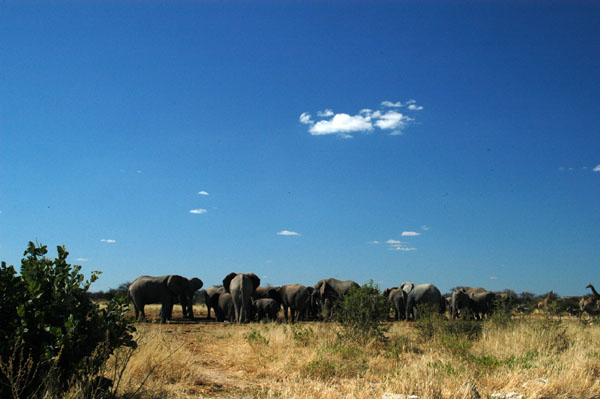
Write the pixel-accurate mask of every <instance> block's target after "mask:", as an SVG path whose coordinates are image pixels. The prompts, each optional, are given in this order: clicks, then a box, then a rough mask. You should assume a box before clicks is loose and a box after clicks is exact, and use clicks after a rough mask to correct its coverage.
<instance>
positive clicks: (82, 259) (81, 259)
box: [75, 258, 88, 262]
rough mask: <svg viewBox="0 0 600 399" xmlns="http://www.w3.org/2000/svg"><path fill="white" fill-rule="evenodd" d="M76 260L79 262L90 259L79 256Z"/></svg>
mask: <svg viewBox="0 0 600 399" xmlns="http://www.w3.org/2000/svg"><path fill="white" fill-rule="evenodd" d="M75 261H77V262H87V261H88V259H87V258H77V259H75Z"/></svg>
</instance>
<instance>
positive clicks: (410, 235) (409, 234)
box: [401, 231, 421, 237]
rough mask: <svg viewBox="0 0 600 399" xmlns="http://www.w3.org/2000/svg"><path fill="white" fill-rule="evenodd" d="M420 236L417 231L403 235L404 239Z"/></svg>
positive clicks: (406, 232)
mask: <svg viewBox="0 0 600 399" xmlns="http://www.w3.org/2000/svg"><path fill="white" fill-rule="evenodd" d="M420 235H421V233H417V232H416V231H403V232H402V234H401V236H402V237H415V236H420Z"/></svg>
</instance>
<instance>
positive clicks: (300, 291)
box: [279, 284, 311, 323]
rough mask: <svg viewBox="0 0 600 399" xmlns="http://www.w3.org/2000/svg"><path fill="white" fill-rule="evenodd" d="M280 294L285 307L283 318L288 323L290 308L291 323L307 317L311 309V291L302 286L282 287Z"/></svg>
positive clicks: (289, 285) (290, 285)
mask: <svg viewBox="0 0 600 399" xmlns="http://www.w3.org/2000/svg"><path fill="white" fill-rule="evenodd" d="M279 294H280V297H281V300H282V305H283V318H284V319H285V321H288V308H289V309H290V321H291V322H292V323H293V322H294V319H296V320H300V318H303V317H306V314H307V313H308V312H309V311H310V307H311V291H310V290H309V289H308V287H305V286H304V285H302V284H288V285H282V286H281V287H280V288H279Z"/></svg>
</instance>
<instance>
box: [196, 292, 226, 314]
mask: <svg viewBox="0 0 600 399" xmlns="http://www.w3.org/2000/svg"><path fill="white" fill-rule="evenodd" d="M224 292H225V288H223V286H222V285H213V286H212V287H209V288H207V289H205V290H200V297H202V298H203V299H204V304H205V305H206V318H207V319H210V310H211V309H213V310H214V311H215V318H217V313H218V312H219V295H220V294H222V293H224Z"/></svg>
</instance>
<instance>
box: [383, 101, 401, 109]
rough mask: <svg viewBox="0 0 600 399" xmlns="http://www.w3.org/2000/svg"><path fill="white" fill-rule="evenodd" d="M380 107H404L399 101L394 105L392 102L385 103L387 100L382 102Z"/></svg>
mask: <svg viewBox="0 0 600 399" xmlns="http://www.w3.org/2000/svg"><path fill="white" fill-rule="evenodd" d="M381 105H382V106H384V107H388V108H400V107H403V106H404V105H403V104H402V103H401V102H400V101H397V102H395V103H394V102H392V101H387V100H386V101H382V102H381Z"/></svg>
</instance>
